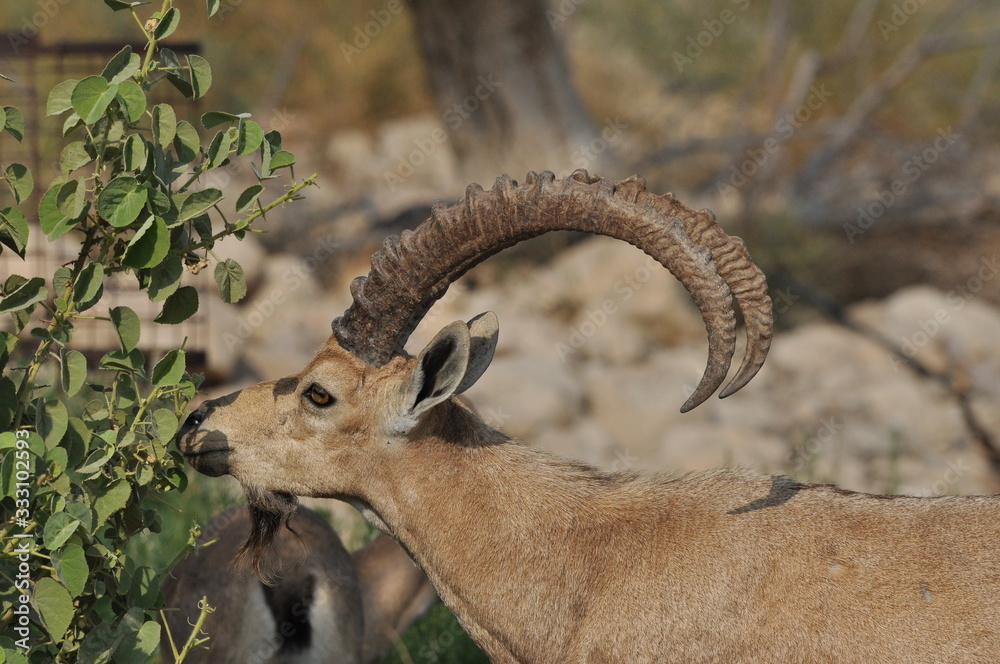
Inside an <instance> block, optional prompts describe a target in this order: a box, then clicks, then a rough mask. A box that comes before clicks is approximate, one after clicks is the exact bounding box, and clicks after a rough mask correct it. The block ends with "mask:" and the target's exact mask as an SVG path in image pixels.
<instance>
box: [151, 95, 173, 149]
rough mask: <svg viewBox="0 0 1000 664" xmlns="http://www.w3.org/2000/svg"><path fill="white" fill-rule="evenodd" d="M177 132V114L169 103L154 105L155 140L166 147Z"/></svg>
mask: <svg viewBox="0 0 1000 664" xmlns="http://www.w3.org/2000/svg"><path fill="white" fill-rule="evenodd" d="M176 133H177V114H176V113H174V109H173V107H171V106H170V105H169V104H157V105H156V106H154V107H153V141H154V142H155V143H156V144H157V145H159V146H160V147H162V148H164V149H166V147H167V145H169V144H170V141H172V140H174V135H175V134H176Z"/></svg>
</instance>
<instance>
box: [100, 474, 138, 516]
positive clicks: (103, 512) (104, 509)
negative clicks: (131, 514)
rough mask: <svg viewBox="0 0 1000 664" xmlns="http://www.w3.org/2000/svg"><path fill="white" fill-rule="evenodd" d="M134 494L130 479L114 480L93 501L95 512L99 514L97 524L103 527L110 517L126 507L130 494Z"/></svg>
mask: <svg viewBox="0 0 1000 664" xmlns="http://www.w3.org/2000/svg"><path fill="white" fill-rule="evenodd" d="M131 495H132V487H131V486H129V483H128V481H126V480H118V481H117V482H113V483H112V484H111V485H110V486H108V487H107V488H106V489H104V490H103V491H101V492H100V493H99V494H98V495H97V496H96V497H95V498H94V502H93V506H94V512H95V513H96V514H97V526H98V527H101V526H102V525H104V523H105V522H107V520H108V517H110V516H111V515H112V514H114V513H115V512H117V511H118V510H120V509H122V508H123V507H125V505H126V503H128V499H129V496H131Z"/></svg>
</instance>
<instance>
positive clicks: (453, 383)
mask: <svg viewBox="0 0 1000 664" xmlns="http://www.w3.org/2000/svg"><path fill="white" fill-rule="evenodd" d="M470 346H471V337H470V335H469V328H468V326H467V325H466V324H465V323H463V322H462V321H455V322H454V323H452V324H451V325H448V326H446V327H445V328H444V329H443V330H441V331H440V332H438V333H437V336H435V337H434V339H432V340H431V342H430V343H429V344H427V348H425V349H423V350H422V351H421V352H420V355H418V356H417V361H416V362H415V363H414V365H413V368H412V369H410V373H409V374H408V375H407V376H406V378H405V379H404V380H403V384H402V385H401V386H400V391H399V401H398V402H397V403H398V409H397V412H396V414H397V416H398V417H400V418H401V421H400V422H399V427H397V428H400V429H403V430H406V429H409V428H411V427H412V426H415V425H416V421H417V420H416V418H417V417H419V416H420V415H421V414H422V413H425V412H426V411H428V410H429V409H431V408H433V407H434V406H436V405H437V404H439V403H441V402H442V401H444V400H445V399H447V398H448V397H450V396H451V395H452V394H454V393H455V390H456V389H458V386H459V384H460V383H461V382H462V378H463V377H464V376H465V374H466V370H467V369H468V367H469V347H470Z"/></svg>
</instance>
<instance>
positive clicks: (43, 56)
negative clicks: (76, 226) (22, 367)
mask: <svg viewBox="0 0 1000 664" xmlns="http://www.w3.org/2000/svg"><path fill="white" fill-rule="evenodd" d="M124 46H125V44H124V43H83V42H81V43H58V44H44V43H41V42H40V39H37V38H36V39H32V40H30V41H28V42H27V43H22V44H15V43H14V42H10V41H8V40H0V73H3V74H4V75H6V76H9V77H10V78H12V79H14V82H13V83H11V82H8V81H2V80H0V106H16V107H17V108H19V109H20V110H21V112H22V113H23V114H24V118H25V125H26V131H25V136H24V140H23V141H22V142H21V143H18V142H17V141H15V140H13V139H12V138H11V137H9V136H5V137H4V138H3V140H0V164H3V165H7V164H10V163H13V162H17V163H22V164H24V165H26V166H28V167H29V168H30V169H31V172H32V175H33V176H34V179H35V191H34V193H33V195H32V199H31V200H30V201H27V202H26V203H24V204H23V205H22V206H21V209H22V211H24V213H25V216H27V217H28V220H29V228H30V230H29V235H30V239H29V243H28V247H27V251H26V256H25V260H24V261H22V260H21V259H20V258H19V257H18V256H16V255H15V254H14V253H13V252H10V251H5V252H4V253H3V255H0V279H6V278H7V276H8V275H10V274H12V273H17V274H21V275H23V276H26V277H34V276H41V277H44V278H46V279H51V278H52V274H53V273H54V272H55V271H56V269H57V268H59V267H60V266H61V265H65V264H66V263H67V262H69V261H70V260H72V259H74V258H76V256H77V254H78V253H79V247H80V238H78V237H74V234H72V233H70V234H67V235H64V236H62V237H61V238H59V239H58V240H57V241H55V242H47V241H46V240H45V236H44V235H43V234H42V232H41V229H40V228H39V227H38V223H37V210H38V201H39V199H40V198H41V195H42V194H43V193H44V192H45V190H46V189H47V188H48V186H49V184H50V183H51V182H52V180H53V179H54V178H55V177H57V176H58V175H60V170H59V155H60V152H61V150H62V147H63V146H64V145H65V141H64V139H63V138H62V123H63V120H64V118H63V117H54V118H52V117H46V114H45V107H46V101H47V96H48V91H49V90H51V89H52V88H53V86H55V85H56V84H58V83H61V82H62V81H65V80H67V79H82V78H84V77H86V76H90V75H94V74H99V73H101V71H103V69H104V66H105V65H106V64H107V62H108V61H109V60H110V59H111V57H112V56H114V55H115V54H116V53H117V52H118V51H120V50H121V49H122V48H124ZM170 48H171V50H173V51H174V52H176V53H178V54H179V55H186V54H192V53H199V52H200V46H199V44H197V43H190V42H189V43H174V44H170ZM132 49H133V51H136V52H140V53H141V52H142V51H144V50H145V45H142V44H133V45H132ZM158 88H159V90H160V92H159V93H158V94H160V95H163V97H162V98H159V99H156V98H154V99H151V100H150V101H151V103H159V102H161V101H162V102H168V103H170V104H171V105H172V106H173V107H174V108H175V109H176V110H177V112H178V115H179V116H180V117H188V118H194V117H197V116H198V115H199V112H198V104H197V102H193V101H191V100H188V99H186V98H184V97H183V96H181V95H180V94H179V93H177V94H172V95H171V94H170V93H171V92H173V90H172V88H170V86H158ZM67 140H68V139H67ZM12 204H13V200H12V197H11V195H10V192H9V191H7V190H6V188H5V187H0V207H6V206H8V205H12ZM190 277H191V275H185V279H186V280H189V281H190V283H188V282H187V281H185V285H191V286H194V287H195V288H197V289H198V291H199V300H200V303H201V306H200V308H199V311H198V313H196V314H195V315H194V316H192V317H191V318H190V319H188V320H187V321H185V322H183V323H181V324H179V325H160V324H158V323H154V322H153V319H154V318H155V317H156V316H157V314H159V312H160V308H161V306H162V303H154V302H150V301H149V299H148V298H147V297H146V295H145V294H144V293H142V292H140V291H139V289H138V286H137V284H136V280H135V278H134V276H132V275H124V274H119V275H114V276H113V277H111V278H109V279H107V280H106V282H105V284H104V298H103V299H102V300H101V303H100V304H99V305H98V307H97V308H95V310H94V311H95V313H96V314H97V315H102V314H104V313H106V310H107V309H108V308H111V307H115V306H119V305H125V306H128V307H130V308H131V309H133V310H134V311H135V312H136V314H138V316H139V319H140V321H141V322H142V338H141V342H140V344H139V346H140V348H141V349H142V350H143V351H144V352H145V354H146V357H147V359H150V360H155V359H156V357H157V356H159V355H160V354H161V353H162V352H165V351H166V350H168V349H170V348H176V347H178V346H179V345H180V344H181V343H182V342H183V341H184V340H185V339H186V340H187V341H186V344H185V348H186V349H187V351H188V352H187V357H188V365H189V368H191V369H193V370H200V369H202V368H204V367H205V366H206V359H207V358H206V349H207V348H208V345H209V343H208V342H209V338H208V329H207V327H208V322H207V321H208V320H209V315H208V314H209V309H210V308H211V306H212V302H213V293H212V292H211V290H212V289H211V287H210V284H209V283H208V280H206V279H204V278H201V279H191V278H190ZM101 310H104V311H101ZM5 323H6V322H5V321H2V322H0V327H2V326H3V325H5ZM29 327H31V326H29ZM74 346H75V347H76V348H77V349H79V350H81V351H83V352H85V353H86V354H87V355H97V356H99V355H100V354H103V353H104V352H105V351H107V350H112V349H114V348H117V347H118V341H117V338H116V337H115V335H114V331H113V330H112V328H111V326H110V325H108V324H107V323H103V322H101V321H89V320H80V321H78V322H77V323H75V331H74Z"/></svg>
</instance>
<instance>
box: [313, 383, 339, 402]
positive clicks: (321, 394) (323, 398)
mask: <svg viewBox="0 0 1000 664" xmlns="http://www.w3.org/2000/svg"><path fill="white" fill-rule="evenodd" d="M305 395H306V397H308V398H309V401H312V402H313V403H314V404H316V405H317V406H320V407H325V406H329V405H332V404H333V402H334V401H336V399H334V398H333V396H332V395H331V394H330V393H329V392H327V391H326V390H324V389H323V388H322V387H320V386H319V385H316V384H315V383H313V384H312V385H310V386H309V389H307V390H306V392H305Z"/></svg>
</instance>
